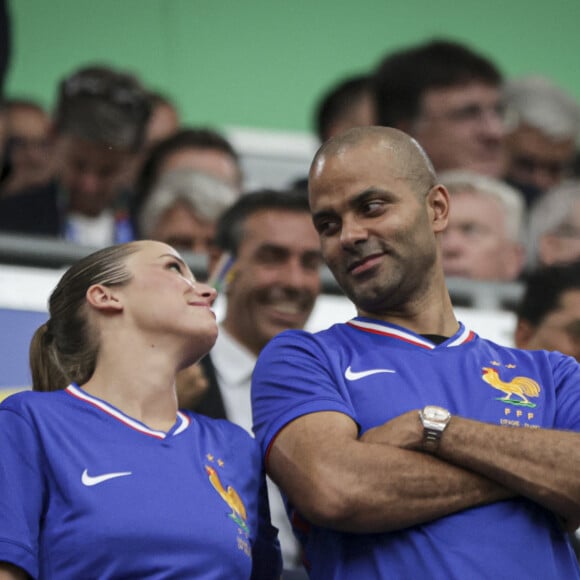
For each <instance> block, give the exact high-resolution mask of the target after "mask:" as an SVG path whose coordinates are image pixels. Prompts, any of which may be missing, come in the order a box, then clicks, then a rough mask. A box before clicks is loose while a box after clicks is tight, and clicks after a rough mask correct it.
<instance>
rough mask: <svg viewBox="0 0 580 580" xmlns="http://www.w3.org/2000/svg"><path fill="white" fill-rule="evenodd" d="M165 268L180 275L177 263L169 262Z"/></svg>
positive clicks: (179, 267) (179, 266)
mask: <svg viewBox="0 0 580 580" xmlns="http://www.w3.org/2000/svg"><path fill="white" fill-rule="evenodd" d="M167 267H168V268H169V269H170V270H177V271H178V272H179V273H180V274H181V264H180V263H179V262H169V264H168V265H167Z"/></svg>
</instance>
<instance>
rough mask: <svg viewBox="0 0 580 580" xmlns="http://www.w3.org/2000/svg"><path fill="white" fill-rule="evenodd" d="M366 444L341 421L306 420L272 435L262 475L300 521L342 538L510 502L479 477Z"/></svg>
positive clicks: (326, 417)
mask: <svg viewBox="0 0 580 580" xmlns="http://www.w3.org/2000/svg"><path fill="white" fill-rule="evenodd" d="M327 429H328V431H327ZM349 431H350V436H349ZM368 439H369V440H365V439H364V438H363V440H357V439H356V426H355V425H354V423H352V420H350V419H348V418H347V417H345V416H342V415H339V414H336V413H318V414H315V415H312V416H305V417H302V418H300V419H298V420H296V421H295V422H293V423H292V424H290V425H289V426H287V427H286V428H285V429H284V430H283V431H282V432H281V433H280V434H279V436H278V437H277V439H276V441H275V442H274V445H273V446H272V449H271V453H270V457H269V462H268V471H269V473H270V475H271V476H272V478H273V479H274V481H276V483H278V485H280V487H281V488H282V489H283V490H284V492H285V493H286V494H287V495H288V497H289V499H290V501H291V502H292V503H293V504H294V506H295V507H296V508H297V509H298V511H299V512H300V513H301V514H302V515H303V516H304V517H306V518H307V519H309V520H310V521H312V522H313V523H315V524H318V525H322V526H325V527H331V528H334V529H338V530H343V531H349V532H386V531H392V530H397V529H402V528H406V527H409V526H413V525H417V524H421V523H425V522H428V521H432V520H434V519H437V518H439V517H443V516H446V515H449V514H451V513H455V512H458V511H462V510H464V509H467V508H470V507H473V506H477V505H483V504H486V503H491V502H494V501H498V500H503V499H506V498H509V497H512V496H513V492H511V491H508V490H506V489H505V488H504V487H503V486H501V485H499V484H497V483H495V482H493V481H491V480H489V479H488V478H487V477H485V476H482V475H479V474H476V473H473V472H470V471H468V470H465V469H463V468H460V467H457V466H454V465H451V464H449V463H447V462H446V461H442V460H439V459H437V458H434V457H431V456H428V455H426V454H424V453H419V452H416V451H411V450H406V449H400V448H398V447H395V446H392V445H388V444H384V443H374V441H372V439H373V437H372V435H369V436H368Z"/></svg>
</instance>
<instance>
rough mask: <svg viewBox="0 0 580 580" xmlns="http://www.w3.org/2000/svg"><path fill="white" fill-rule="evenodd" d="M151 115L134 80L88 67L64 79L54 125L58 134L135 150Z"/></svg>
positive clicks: (106, 69)
mask: <svg viewBox="0 0 580 580" xmlns="http://www.w3.org/2000/svg"><path fill="white" fill-rule="evenodd" d="M150 114H151V105H150V101H149V95H148V93H147V91H146V89H145V88H144V87H143V86H142V85H141V83H140V82H139V80H138V79H137V77H135V76H134V75H132V74H129V73H125V72H120V71H117V70H114V69H112V68H110V67H107V66H100V65H95V66H88V67H85V68H81V69H80V70H78V71H76V72H75V73H74V74H72V75H70V76H68V77H67V78H65V79H63V80H62V81H61V83H60V85H59V89H58V99H57V104H56V110H55V112H54V124H55V128H56V130H57V131H58V132H59V133H62V134H70V135H74V136H77V137H81V138H83V139H87V140H89V141H94V142H96V143H99V144H102V145H107V146H112V147H119V148H123V149H130V150H132V151H137V150H139V148H140V147H141V145H142V144H143V140H144V138H145V130H146V126H147V121H148V120H149V116H150Z"/></svg>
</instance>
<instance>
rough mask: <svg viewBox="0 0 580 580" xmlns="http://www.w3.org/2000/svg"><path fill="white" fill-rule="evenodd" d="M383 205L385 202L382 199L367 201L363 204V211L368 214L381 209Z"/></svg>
mask: <svg viewBox="0 0 580 580" xmlns="http://www.w3.org/2000/svg"><path fill="white" fill-rule="evenodd" d="M383 207H384V203H383V202H382V201H380V200H373V201H366V202H365V203H364V204H363V206H362V208H363V211H364V213H366V214H369V213H370V214H372V213H376V212H378V211H381V210H382V209H383Z"/></svg>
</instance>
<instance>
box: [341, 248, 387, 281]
mask: <svg viewBox="0 0 580 580" xmlns="http://www.w3.org/2000/svg"><path fill="white" fill-rule="evenodd" d="M382 256H383V254H382V253H379V254H370V255H369V256H366V257H365V258H363V259H362V260H356V261H354V262H352V263H351V264H349V265H348V268H347V270H348V272H349V273H350V274H352V275H353V276H359V275H361V274H365V273H367V272H368V271H369V270H371V269H372V268H374V267H375V266H377V265H378V264H379V263H380V261H381V258H382Z"/></svg>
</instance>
